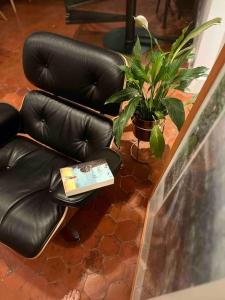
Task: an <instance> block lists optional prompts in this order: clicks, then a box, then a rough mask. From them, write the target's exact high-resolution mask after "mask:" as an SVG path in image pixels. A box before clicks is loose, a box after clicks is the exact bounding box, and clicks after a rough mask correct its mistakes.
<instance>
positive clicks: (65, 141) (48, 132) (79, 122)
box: [20, 91, 112, 161]
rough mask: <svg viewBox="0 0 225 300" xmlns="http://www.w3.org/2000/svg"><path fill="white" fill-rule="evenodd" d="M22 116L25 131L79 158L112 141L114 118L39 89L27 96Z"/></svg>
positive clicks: (21, 112) (23, 130)
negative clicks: (57, 98)
mask: <svg viewBox="0 0 225 300" xmlns="http://www.w3.org/2000/svg"><path fill="white" fill-rule="evenodd" d="M20 115H21V122H22V132H24V133H27V134H29V135H30V136H31V137H33V138H34V139H36V140H37V141H39V142H41V143H43V144H45V145H47V146H49V147H51V148H53V149H55V150H57V151H60V152H61V153H64V154H66V155H68V156H70V157H72V158H75V159H77V160H79V161H84V160H85V159H86V158H87V157H88V156H89V155H90V154H91V153H93V152H95V151H99V150H101V149H103V148H105V147H107V146H109V144H110V142H111V140H112V121H111V120H110V119H108V118H106V117H104V116H101V115H100V114H97V113H94V114H90V112H89V111H87V112H85V111H84V110H77V109H75V108H72V107H69V106H67V105H65V104H63V103H60V102H57V101H55V100H53V99H51V98H50V97H48V96H46V95H44V94H42V93H39V92H38V91H32V92H29V93H28V94H27V95H26V97H25V99H24V102H23V105H22V108H21V111H20Z"/></svg>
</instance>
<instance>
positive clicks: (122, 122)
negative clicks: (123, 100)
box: [113, 96, 141, 147]
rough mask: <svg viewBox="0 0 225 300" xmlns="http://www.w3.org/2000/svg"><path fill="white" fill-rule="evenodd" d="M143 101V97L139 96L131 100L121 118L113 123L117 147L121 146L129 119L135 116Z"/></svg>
mask: <svg viewBox="0 0 225 300" xmlns="http://www.w3.org/2000/svg"><path fill="white" fill-rule="evenodd" d="M140 100H141V97H140V96H138V97H136V98H133V99H132V100H130V102H129V103H128V105H127V106H126V107H125V108H124V110H123V111H122V112H121V113H120V115H119V117H118V118H116V119H115V120H114V121H113V135H114V136H115V143H116V145H117V147H119V146H120V140H121V136H122V134H123V131H124V128H125V126H126V124H127V122H128V121H129V119H130V118H131V117H132V116H133V115H134V112H135V110H136V108H137V106H138V104H139V102H140Z"/></svg>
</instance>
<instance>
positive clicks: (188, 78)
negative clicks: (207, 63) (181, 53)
mask: <svg viewBox="0 0 225 300" xmlns="http://www.w3.org/2000/svg"><path fill="white" fill-rule="evenodd" d="M207 70H208V69H207V68H206V67H197V68H193V69H181V70H180V72H179V74H178V75H177V76H176V78H175V80H174V81H175V82H176V83H177V86H176V89H177V90H181V91H184V90H185V89H186V88H187V87H188V86H189V84H190V83H191V82H192V80H193V79H196V78H199V77H202V76H206V75H207V73H206V72H207Z"/></svg>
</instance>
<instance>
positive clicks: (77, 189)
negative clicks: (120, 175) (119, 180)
mask: <svg viewBox="0 0 225 300" xmlns="http://www.w3.org/2000/svg"><path fill="white" fill-rule="evenodd" d="M60 174H61V177H62V182H63V186H64V190H65V194H66V196H67V197H69V196H73V195H76V194H80V193H84V192H87V191H90V190H94V189H97V188H100V187H103V186H106V185H110V184H113V183H114V177H113V174H112V172H111V170H110V168H109V166H108V164H107V162H106V160H104V159H99V160H93V161H89V162H85V163H81V164H78V165H75V166H72V167H65V168H62V169H60Z"/></svg>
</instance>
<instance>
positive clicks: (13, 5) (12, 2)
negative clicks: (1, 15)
mask: <svg viewBox="0 0 225 300" xmlns="http://www.w3.org/2000/svg"><path fill="white" fill-rule="evenodd" d="M10 3H11V6H12V9H13V11H14V13H15V14H16V6H15V3H14V0H10Z"/></svg>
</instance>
